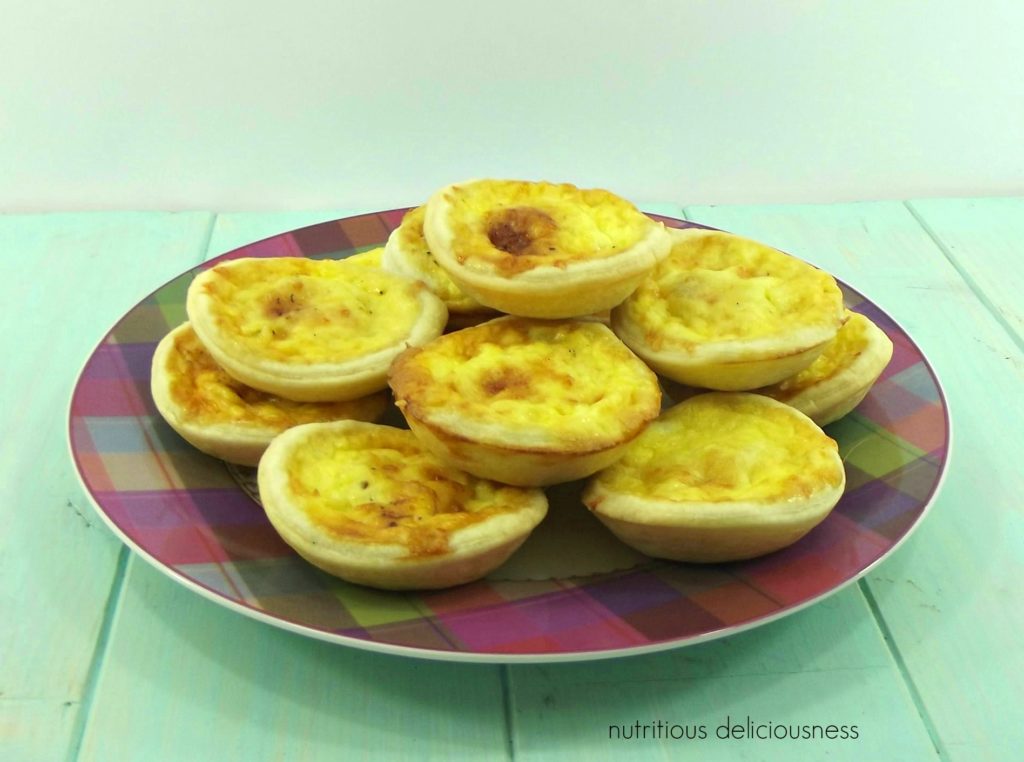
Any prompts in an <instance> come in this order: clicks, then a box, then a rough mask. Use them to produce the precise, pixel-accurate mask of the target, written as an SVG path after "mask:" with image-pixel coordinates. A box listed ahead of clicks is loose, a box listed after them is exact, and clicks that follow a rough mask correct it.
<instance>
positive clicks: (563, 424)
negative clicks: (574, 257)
mask: <svg viewBox="0 0 1024 762" xmlns="http://www.w3.org/2000/svg"><path fill="white" fill-rule="evenodd" d="M398 366H399V367H398V368H397V369H394V368H393V372H394V374H395V375H394V377H393V383H392V387H393V388H394V389H395V392H396V395H397V396H398V397H399V399H400V400H403V401H404V403H405V404H407V405H408V406H409V407H410V408H412V409H413V410H414V414H415V416H416V417H417V418H420V419H421V420H426V421H428V422H430V421H436V420H437V419H438V418H439V417H441V416H448V415H450V414H451V415H458V416H459V417H460V418H461V419H463V420H466V421H472V422H473V423H474V424H480V425H483V426H485V427H486V426H490V425H497V426H500V427H502V428H503V429H511V430H513V431H516V430H518V431H530V432H533V431H538V430H540V431H543V432H545V436H546V437H547V438H549V439H555V440H560V441H572V442H578V443H583V444H588V443H589V444H593V445H595V448H596V447H598V446H600V444H601V443H602V442H604V441H606V440H609V439H610V440H621V438H622V437H624V436H628V435H629V434H631V433H632V432H635V431H636V430H637V429H638V428H639V427H640V426H642V425H643V424H644V423H646V422H647V421H648V420H651V419H653V418H654V417H655V416H656V415H657V413H658V409H659V407H660V401H661V393H660V390H659V388H658V382H657V378H656V377H655V375H654V373H653V372H651V371H650V370H649V369H648V368H647V367H646V366H645V365H644V364H643V363H642V362H641V361H640V360H639V359H637V358H636V357H635V356H634V355H633V354H632V353H631V352H630V351H629V350H628V349H627V348H626V346H625V345H624V344H622V342H620V341H619V340H618V339H617V338H616V337H615V335H614V334H612V333H611V331H610V330H609V329H608V328H606V327H605V326H603V325H601V324H599V323H596V322H586V321H564V322H547V321H539V320H529V319H525V318H501V319H498V320H494V321H491V322H489V323H485V324H483V325H480V326H476V327H474V328H468V329H465V330H462V331H457V332H455V333H452V334H448V335H447V336H443V337H441V338H440V339H437V340H435V341H433V342H431V343H430V344H428V345H426V346H425V347H423V348H422V349H420V350H410V352H409V353H408V356H407V357H403V358H401V359H400V360H399V362H398Z"/></svg>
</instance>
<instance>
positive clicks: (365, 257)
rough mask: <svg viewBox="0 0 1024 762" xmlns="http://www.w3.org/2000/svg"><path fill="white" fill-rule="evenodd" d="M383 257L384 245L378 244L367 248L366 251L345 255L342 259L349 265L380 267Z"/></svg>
mask: <svg viewBox="0 0 1024 762" xmlns="http://www.w3.org/2000/svg"><path fill="white" fill-rule="evenodd" d="M383 257H384V247H383V246H378V247H377V248H375V249H367V250H366V251H361V252H359V253H358V254H353V255H352V256H350V257H345V260H344V261H345V262H347V263H348V264H350V265H361V266H363V267H373V268H377V269H380V266H381V260H382V259H383Z"/></svg>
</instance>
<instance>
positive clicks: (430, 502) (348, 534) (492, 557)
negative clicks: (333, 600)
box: [257, 421, 547, 589]
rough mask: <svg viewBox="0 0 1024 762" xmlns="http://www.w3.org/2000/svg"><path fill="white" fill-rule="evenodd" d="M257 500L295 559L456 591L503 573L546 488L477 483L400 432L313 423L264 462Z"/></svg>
mask: <svg viewBox="0 0 1024 762" xmlns="http://www.w3.org/2000/svg"><path fill="white" fill-rule="evenodd" d="M257 478H258V483H259V493H260V501H261V502H262V503H263V508H264V510H265V511H266V514H267V517H268V518H269V519H270V522H271V524H273V526H274V528H275V529H276V530H277V532H278V533H279V534H280V535H281V537H282V539H284V541H285V542H286V543H288V544H289V545H290V546H291V547H292V548H294V549H295V551H296V552H297V553H299V555H301V556H302V557H303V558H305V559H306V560H307V561H309V562H310V563H312V564H313V565H315V566H317V567H319V568H321V569H323V570H324V571H326V572H328V573H329V574H333V575H335V576H337V577H341V578H342V579H344V580H347V581H349V582H355V583H358V584H361V585H369V586H372V587H379V588H385V589H430V588H442V587H449V586H452V585H459V584H462V583H464V582H471V581H473V580H476V579H479V578H480V577H483V576H484V575H485V574H487V573H488V572H490V571H492V570H493V569H495V568H496V567H498V566H500V565H501V564H502V563H503V562H504V561H505V560H506V559H507V558H508V557H509V556H510V555H511V554H512V553H513V552H515V550H516V549H517V548H518V547H519V546H520V545H521V544H522V542H523V541H524V540H525V539H526V537H527V536H528V535H529V534H530V532H531V531H532V530H533V528H534V527H536V526H537V524H539V523H540V521H541V520H542V519H543V518H544V516H545V515H546V514H547V499H546V498H545V496H544V493H543V492H542V491H541V490H535V489H522V488H518V487H509V486H506V485H502V484H495V483H494V482H489V481H486V480H484V479H477V478H475V477H473V476H470V475H469V474H466V473H463V472H462V471H459V470H457V469H454V468H452V467H451V466H448V465H445V464H444V463H443V462H441V461H440V460H438V459H437V458H436V457H434V456H433V455H431V454H430V453H428V452H426V451H424V450H423V448H422V447H421V446H420V444H419V442H418V441H417V440H416V437H415V436H413V434H412V433H411V432H409V431H406V430H404V429H396V428H392V427H390V426H378V425H376V424H371V423H361V422H357V421H339V422H335V423H312V424H307V425H304V426H297V427H295V428H293V429H289V430H288V431H286V432H285V433H284V434H282V435H281V436H279V437H277V438H276V439H275V440H274V441H273V443H272V444H271V445H270V447H269V448H268V449H267V452H266V454H265V455H264V456H263V459H262V460H261V461H260V465H259V472H258V476H257Z"/></svg>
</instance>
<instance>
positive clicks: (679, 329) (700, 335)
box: [620, 233, 842, 350]
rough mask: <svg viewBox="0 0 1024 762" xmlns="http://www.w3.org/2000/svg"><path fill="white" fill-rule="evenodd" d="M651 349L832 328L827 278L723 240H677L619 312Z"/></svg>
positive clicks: (837, 300)
mask: <svg viewBox="0 0 1024 762" xmlns="http://www.w3.org/2000/svg"><path fill="white" fill-rule="evenodd" d="M620 309H622V310H624V311H625V315H626V317H627V318H628V319H629V320H631V321H632V322H634V323H636V324H637V325H639V326H640V327H641V328H642V329H643V330H644V339H645V341H646V343H647V344H648V346H649V347H651V348H652V349H655V350H657V349H661V348H664V347H669V346H675V347H682V348H692V347H694V346H696V345H698V344H702V343H706V342H723V341H733V340H750V339H759V338H762V337H770V336H775V335H780V334H785V333H787V332H789V331H792V330H797V329H801V328H804V327H808V326H822V327H826V328H827V327H832V328H833V329H834V328H838V326H839V322H840V315H841V313H842V292H841V291H840V290H839V287H838V286H837V285H836V282H835V280H834V279H833V278H832V276H831V275H829V274H828V273H825V272H823V271H821V270H818V269H816V268H814V267H812V266H810V265H808V264H806V263H805V262H802V261H800V260H799V259H796V258H795V257H791V256H789V255H787V254H784V253H782V252H780V251H777V250H775V249H772V248H770V247H768V246H764V245H761V244H758V243H755V242H753V241H748V240H746V239H743V238H739V237H736V236H732V235H729V234H726V233H722V234H712V235H700V236H693V237H686V238H678V237H677V239H676V243H675V244H674V246H673V247H672V251H671V253H670V254H669V256H668V257H667V258H666V259H665V260H663V261H662V262H661V263H660V264H658V265H657V266H656V267H655V269H654V271H653V272H652V273H651V275H650V276H649V277H648V278H647V279H646V280H644V281H643V282H642V283H641V284H640V286H639V287H638V288H637V290H636V291H635V292H633V295H632V296H630V297H629V299H627V300H626V302H625V303H624V304H623V305H622V307H621V308H620Z"/></svg>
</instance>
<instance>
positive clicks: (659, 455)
mask: <svg viewBox="0 0 1024 762" xmlns="http://www.w3.org/2000/svg"><path fill="white" fill-rule="evenodd" d="M845 486H846V474H845V471H844V469H843V463H842V460H841V459H840V457H839V448H838V446H837V445H836V443H835V442H834V441H833V440H832V439H830V438H829V437H828V436H827V435H826V434H825V433H824V432H823V431H822V430H821V429H820V428H819V427H818V426H817V425H815V424H814V422H812V421H811V420H810V419H809V418H807V417H806V416H805V415H804V414H803V413H800V412H799V411H797V410H795V409H794V408H792V407H789V406H788V405H785V404H783V403H781V402H778V401H776V400H773V399H771V398H769V397H765V396H763V395H758V394H750V393H743V392H733V393H723V392H712V393H707V394H702V395H698V396H696V397H692V398H690V399H688V400H686V401H684V402H681V403H679V404H678V405H676V406H674V407H672V408H670V409H669V410H667V411H666V412H665V413H664V414H663V415H662V416H661V417H660V418H659V419H658V420H657V421H655V422H654V423H652V424H651V425H650V426H649V427H648V429H647V430H646V431H645V432H644V433H643V434H641V435H640V436H639V437H637V439H636V440H634V442H633V443H632V444H631V445H630V446H629V447H627V448H626V452H625V453H624V454H623V456H622V458H621V459H620V460H619V461H618V462H617V463H615V464H614V465H612V466H611V467H610V468H607V469H605V470H604V471H602V472H601V473H599V474H597V475H596V476H594V477H593V478H592V479H591V481H590V482H589V483H588V484H587V486H586V488H585V490H584V493H583V501H584V503H585V504H586V506H587V507H588V508H589V509H590V510H591V511H592V512H593V513H594V515H596V516H597V517H598V518H599V519H600V520H601V521H602V522H604V524H605V525H606V526H608V528H609V529H611V531H612V532H614V533H615V534H616V535H617V536H618V537H619V539H621V540H622V541H623V542H625V543H626V544H627V545H630V546H632V547H634V548H636V549H637V550H639V551H640V552H642V553H645V554H647V555H650V556H654V557H658V558H667V559H671V560H676V561H689V562H700V563H703V562H720V561H735V560H741V559H745V558H753V557H755V556H759V555H763V554H765V553H770V552H772V551H775V550H778V549H780V548H783V547H785V546H787V545H790V544H792V543H793V542H796V541H797V540H798V539H800V538H801V537H803V536H804V535H805V534H806V533H807V532H809V531H810V530H811V529H812V528H813V527H815V526H816V525H817V524H818V523H820V522H821V521H822V520H823V519H824V518H825V517H826V516H827V515H828V513H829V512H830V511H831V510H832V508H833V507H834V506H835V504H836V503H837V502H838V501H839V498H840V497H841V496H842V494H843V489H844V488H845Z"/></svg>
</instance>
